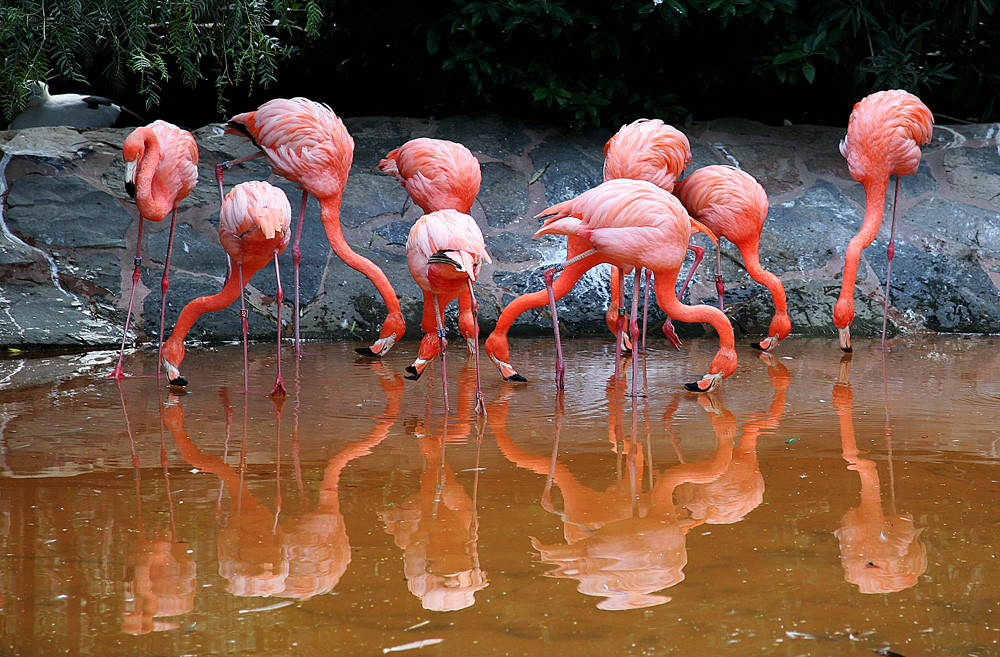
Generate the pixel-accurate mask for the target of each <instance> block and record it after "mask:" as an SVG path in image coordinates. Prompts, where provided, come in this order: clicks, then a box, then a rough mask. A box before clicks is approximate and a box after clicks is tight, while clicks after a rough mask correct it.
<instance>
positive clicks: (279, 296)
mask: <svg viewBox="0 0 1000 657" xmlns="http://www.w3.org/2000/svg"><path fill="white" fill-rule="evenodd" d="M274 276H275V278H276V279H277V280H278V291H277V292H276V293H275V295H274V300H275V301H276V302H277V304H278V375H277V377H275V379H274V388H272V389H271V393H270V395H268V396H270V397H284V396H285V394H286V393H285V383H284V381H283V380H282V378H281V304H282V303H284V301H285V294H284V292H283V291H282V289H281V270H279V269H278V252H277V251H275V252H274Z"/></svg>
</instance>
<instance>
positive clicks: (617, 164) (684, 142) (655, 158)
mask: <svg viewBox="0 0 1000 657" xmlns="http://www.w3.org/2000/svg"><path fill="white" fill-rule="evenodd" d="M690 161H691V144H690V142H689V141H688V138H687V137H686V136H685V135H684V133H683V132H681V131H680V130H678V129H677V128H675V127H673V126H671V125H667V124H665V123H664V122H663V121H661V120H659V119H637V120H636V121H633V122H632V123H629V124H627V125H623V126H622V127H621V129H619V130H618V132H617V133H615V135H614V136H612V137H611V139H609V140H608V142H607V143H606V144H605V145H604V179H605V180H612V179H614V178H633V179H635V180H648V181H649V182H651V183H653V184H654V185H656V186H657V187H662V188H663V189H665V190H666V191H668V192H670V191H673V188H674V182H675V181H676V180H677V178H678V177H680V175H681V173H683V172H684V169H685V168H687V165H688V163H689V162H690Z"/></svg>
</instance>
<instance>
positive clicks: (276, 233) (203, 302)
mask: <svg viewBox="0 0 1000 657" xmlns="http://www.w3.org/2000/svg"><path fill="white" fill-rule="evenodd" d="M291 221H292V207H291V205H290V204H289V203H288V197H286V196H285V193H284V192H283V191H281V190H280V189H278V188H277V187H275V186H274V185H271V184H269V183H266V182H258V181H251V182H245V183H241V184H239V185H237V186H236V187H234V188H233V189H232V191H230V192H229V193H228V194H226V198H225V200H224V201H223V202H222V210H221V211H220V217H219V239H220V240H221V241H222V246H223V248H225V250H226V253H227V254H229V262H230V267H229V273H228V277H227V278H226V283H225V285H224V286H223V288H222V290H220V291H219V292H218V293H216V294H214V295H212V296H207V297H198V298H197V299H194V300H193V301H190V302H188V304H187V305H186V306H184V309H183V310H181V314H180V316H179V317H178V318H177V324H176V325H175V326H174V330H173V332H172V333H171V334H170V338H168V339H167V341H166V343H164V345H163V347H162V348H161V349H160V358H161V359H162V361H163V366H164V367H166V369H167V377H168V379H169V380H170V383H171V385H175V386H186V385H187V380H186V379H184V378H183V377H182V376H181V374H180V370H179V368H180V366H181V361H183V360H184V338H185V336H187V334H188V331H190V330H191V327H192V326H194V323H195V322H196V321H197V320H198V318H199V317H201V316H202V315H203V314H205V313H207V312H214V311H217V310H222V309H223V308H225V307H227V306H229V304H231V303H232V302H233V301H235V300H236V297H237V296H239V297H240V317H241V320H242V321H241V324H242V328H243V383H244V385H245V386H246V388H245V389H246V390H249V389H250V374H249V364H248V360H249V358H248V355H247V331H248V323H247V310H246V300H245V298H244V296H243V288H244V287H245V286H246V284H247V283H249V282H250V278H251V277H252V276H253V275H254V274H255V273H257V272H258V271H259V270H260V269H262V268H263V267H264V266H265V265H267V264H268V262H270V261H271V260H273V261H274V272H275V275H276V276H278V292H277V294H276V295H275V299H276V301H277V307H278V374H277V377H276V378H275V380H274V388H273V389H272V390H271V393H270V394H271V395H272V396H284V394H285V386H284V382H283V381H282V378H281V304H282V301H284V295H283V294H282V291H281V275H280V273H279V272H278V255H279V254H281V253H283V252H284V250H285V248H286V247H287V246H288V242H289V241H290V239H291ZM233 270H235V273H236V275H235V276H234V275H233Z"/></svg>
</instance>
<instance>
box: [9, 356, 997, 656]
mask: <svg viewBox="0 0 1000 657" xmlns="http://www.w3.org/2000/svg"><path fill="white" fill-rule="evenodd" d="M354 346H356V345H347V344H317V343H309V344H307V345H306V346H305V353H304V355H303V356H302V358H301V360H300V361H299V364H298V368H297V369H296V367H295V361H294V360H293V359H292V358H290V357H286V359H285V361H284V362H285V367H286V371H285V375H286V381H287V384H288V389H289V395H288V397H287V399H286V400H285V402H284V404H283V405H280V406H276V405H275V404H273V403H272V402H271V401H270V400H269V399H268V398H267V397H265V393H266V392H267V391H268V390H269V389H270V387H271V385H272V383H273V377H274V370H273V368H274V356H273V353H272V351H271V348H270V347H269V346H268V345H258V346H255V347H252V348H251V371H250V380H251V392H250V393H249V394H244V393H243V391H242V382H243V372H242V352H241V349H240V348H239V347H228V346H227V347H223V348H216V349H192V350H190V351H189V352H188V355H187V359H186V360H185V362H184V367H183V372H184V375H185V376H186V377H187V378H188V379H189V380H190V382H191V383H190V385H189V386H188V389H187V391H186V392H185V393H184V394H180V395H177V394H172V393H171V391H170V390H169V389H168V388H167V387H166V386H165V385H163V384H162V383H158V382H157V380H156V379H155V378H153V377H151V376H148V375H150V374H151V373H154V372H155V360H154V357H153V355H152V353H136V354H133V355H131V356H129V357H128V358H127V360H126V370H127V371H129V372H130V373H132V374H134V375H136V376H133V377H131V378H128V379H126V380H123V381H121V383H120V384H119V383H118V382H116V381H114V380H109V379H107V378H105V375H106V374H107V373H108V372H110V370H111V369H112V366H113V361H114V357H115V355H114V354H111V353H106V352H102V353H89V354H82V355H69V356H59V357H51V358H30V359H19V358H16V357H7V358H5V359H3V360H0V437H2V442H0V467H2V470H0V535H2V538H0V541H2V551H0V554H2V561H0V608H2V611H3V613H2V616H0V636H2V644H0V655H3V656H7V655H17V656H20V655H101V656H104V655H150V656H160V655H305V656H312V655H329V654H347V655H382V654H385V653H386V652H387V651H390V650H391V651H393V652H389V654H396V652H399V653H405V654H408V655H427V656H437V655H462V656H467V655H546V656H550V655H563V654H568V655H617V654H623V655H706V656H707V655H741V656H742V655H782V656H784V655H788V656H798V655H872V654H874V652H873V651H875V650H883V651H884V650H891V651H892V652H893V653H896V654H898V655H904V656H905V657H913V656H914V655H936V656H937V655H962V656H965V655H976V656H978V657H984V656H987V655H1000V602H998V601H1000V559H998V556H997V554H998V550H1000V483H998V481H1000V339H997V338H982V337H976V338H972V337H961V338H948V339H943V338H932V339H905V340H896V341H894V342H893V343H892V346H893V349H892V351H891V352H889V353H888V354H887V355H885V356H884V357H883V354H882V353H881V352H880V351H877V350H873V349H871V347H870V346H869V345H868V344H865V343H864V341H858V344H857V345H856V352H855V353H854V355H853V358H852V359H851V360H850V361H848V360H846V359H843V358H842V356H841V353H840V351H839V350H838V349H837V347H836V344H835V340H834V339H832V338H831V339H829V340H818V339H817V340H803V339H791V340H788V341H786V342H785V343H783V344H782V345H781V346H780V347H779V348H778V350H777V352H776V353H775V354H774V356H773V357H772V358H771V359H769V361H765V360H762V359H761V358H759V357H758V356H757V355H756V354H755V353H754V352H752V351H751V350H750V349H749V348H748V347H746V346H742V347H741V348H740V368H739V370H738V372H737V373H736V374H735V375H733V376H732V377H730V378H729V379H727V380H726V381H725V382H724V383H723V385H722V386H721V388H720V389H719V390H718V391H717V392H715V393H713V394H712V395H711V396H708V395H704V396H699V395H696V394H693V393H688V392H685V391H683V390H682V389H680V388H679V385H680V384H681V383H683V382H686V381H693V380H695V379H697V378H698V377H699V376H701V375H702V374H703V373H704V368H705V367H706V365H707V363H708V361H709V359H710V357H711V354H712V352H713V351H714V346H713V344H712V342H711V341H708V340H703V341H702V340H692V341H688V342H687V344H686V345H685V348H684V350H683V351H682V352H673V351H670V350H667V349H665V348H663V347H662V346H661V345H660V343H659V342H658V343H657V347H656V348H655V349H651V350H650V353H649V354H648V355H647V357H646V359H645V361H644V367H643V368H642V370H641V374H640V378H641V383H643V384H644V385H642V386H640V388H641V389H642V391H643V396H641V397H639V398H638V399H637V400H636V402H635V403H634V404H633V401H632V399H631V398H630V397H629V396H628V394H627V392H626V388H625V387H624V385H621V386H616V385H615V383H614V380H613V378H612V374H613V367H614V361H613V351H612V349H611V346H610V343H609V342H606V341H604V340H596V339H595V340H570V341H567V343H566V348H567V365H568V369H567V374H566V381H567V385H566V391H565V393H564V394H562V395H557V394H556V392H555V389H554V386H553V376H552V370H551V366H552V362H553V349H552V346H551V341H548V340H540V339H539V340H514V341H513V349H514V352H515V353H514V358H515V360H516V363H517V364H518V366H519V370H520V371H521V372H522V373H523V374H525V375H526V376H528V377H529V378H530V379H531V381H530V382H529V383H528V384H512V383H506V382H503V381H501V380H500V379H499V377H498V376H497V374H496V371H495V369H494V368H493V366H492V365H491V364H488V363H486V362H484V370H483V382H484V385H483V388H484V392H485V397H486V404H487V410H488V413H489V415H488V417H487V418H486V420H485V421H484V422H482V423H479V422H477V421H476V418H475V415H474V411H473V397H472V395H473V390H474V387H475V375H474V371H473V369H472V368H471V367H470V366H469V364H468V362H467V358H466V356H465V354H464V349H462V348H460V347H459V345H458V343H457V342H456V343H453V346H452V348H451V350H450V351H449V356H450V357H449V374H450V376H451V381H450V398H451V404H452V411H451V413H450V414H449V415H445V413H444V412H443V404H442V394H441V381H440V378H439V374H440V370H439V369H438V368H439V365H438V364H435V365H434V366H433V367H432V368H431V369H430V370H429V371H427V372H426V373H425V374H424V377H423V378H422V379H421V380H420V381H417V382H413V381H406V380H404V379H403V378H402V377H401V375H402V374H403V367H404V366H405V365H406V364H408V363H409V362H410V360H411V359H412V358H413V356H414V353H415V350H416V347H417V344H416V343H415V342H413V343H404V344H402V345H399V346H398V347H397V348H396V349H395V350H394V351H393V352H392V353H391V354H390V355H389V357H388V358H387V361H386V362H383V363H379V362H374V363H373V362H370V361H362V360H358V359H357V358H355V356H354V355H353V347H354Z"/></svg>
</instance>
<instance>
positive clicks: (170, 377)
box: [163, 358, 188, 387]
mask: <svg viewBox="0 0 1000 657" xmlns="http://www.w3.org/2000/svg"><path fill="white" fill-rule="evenodd" d="M163 368H164V369H165V370H167V381H169V382H170V385H172V386H181V387H183V386H186V385H187V384H188V382H187V379H185V378H184V377H183V376H181V372H180V370H178V369H177V368H176V367H174V366H173V364H171V363H170V361H168V360H167V359H166V358H164V359H163Z"/></svg>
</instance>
